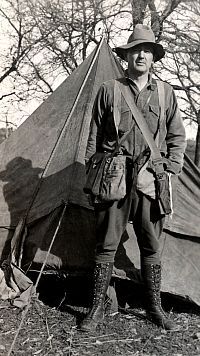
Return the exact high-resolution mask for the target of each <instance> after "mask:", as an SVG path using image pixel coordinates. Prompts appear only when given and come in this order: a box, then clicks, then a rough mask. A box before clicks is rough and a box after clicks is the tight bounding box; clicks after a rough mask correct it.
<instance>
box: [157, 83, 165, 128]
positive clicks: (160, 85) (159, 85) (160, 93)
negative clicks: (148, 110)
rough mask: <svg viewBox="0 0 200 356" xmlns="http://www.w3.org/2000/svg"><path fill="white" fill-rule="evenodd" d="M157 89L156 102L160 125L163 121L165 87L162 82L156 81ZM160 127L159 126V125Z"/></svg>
mask: <svg viewBox="0 0 200 356" xmlns="http://www.w3.org/2000/svg"><path fill="white" fill-rule="evenodd" d="M156 84H157V88H158V101H159V106H160V124H161V122H163V121H164V119H165V87H164V82H163V81H161V80H156ZM159 126H160V125H159Z"/></svg>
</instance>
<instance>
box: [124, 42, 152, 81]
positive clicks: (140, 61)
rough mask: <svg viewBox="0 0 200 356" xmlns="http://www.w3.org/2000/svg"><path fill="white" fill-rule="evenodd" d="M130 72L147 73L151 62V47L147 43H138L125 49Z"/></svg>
mask: <svg viewBox="0 0 200 356" xmlns="http://www.w3.org/2000/svg"><path fill="white" fill-rule="evenodd" d="M127 61H128V70H129V72H130V74H131V73H132V74H137V75H138V74H141V75H142V74H145V73H148V72H149V70H150V68H151V66H152V63H153V49H152V47H151V45H149V44H146V43H145V44H140V45H138V46H135V47H133V48H130V49H128V50H127Z"/></svg>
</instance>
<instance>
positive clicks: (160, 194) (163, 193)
mask: <svg viewBox="0 0 200 356" xmlns="http://www.w3.org/2000/svg"><path fill="white" fill-rule="evenodd" d="M153 163H154V167H155V177H156V180H155V187H156V198H157V199H158V202H159V205H160V212H161V214H163V215H168V214H171V212H172V200H171V189H170V177H169V174H168V173H167V172H165V171H164V167H163V162H162V160H158V161H157V162H155V161H154V162H153Z"/></svg>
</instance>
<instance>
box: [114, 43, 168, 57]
mask: <svg viewBox="0 0 200 356" xmlns="http://www.w3.org/2000/svg"><path fill="white" fill-rule="evenodd" d="M139 44H149V45H151V46H152V48H153V51H154V61H155V62H157V61H159V60H160V59H161V58H163V57H164V55H165V50H164V48H163V46H162V45H161V44H159V43H155V42H151V41H144V40H137V41H134V42H130V43H127V44H126V45H124V46H120V47H115V48H114V49H113V51H114V52H115V53H116V54H117V55H118V56H119V57H120V58H121V59H123V60H125V61H127V59H126V55H125V54H126V52H127V50H128V49H130V48H133V47H136V46H138V45H139Z"/></svg>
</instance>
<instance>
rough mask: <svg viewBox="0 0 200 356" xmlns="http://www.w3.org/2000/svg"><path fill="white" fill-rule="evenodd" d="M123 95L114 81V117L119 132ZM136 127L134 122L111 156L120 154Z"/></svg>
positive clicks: (119, 140)
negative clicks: (120, 149)
mask: <svg viewBox="0 0 200 356" xmlns="http://www.w3.org/2000/svg"><path fill="white" fill-rule="evenodd" d="M121 94H122V92H121V89H120V87H119V85H118V82H117V81H116V80H115V81H114V99H113V116H114V122H115V127H116V130H118V126H119V123H120V120H121V111H120V108H121ZM134 125H135V123H134V121H132V124H131V127H130V129H129V130H128V131H126V132H125V133H124V135H123V136H122V137H121V138H120V139H118V141H117V145H116V147H115V150H114V151H113V152H112V154H111V156H114V155H115V154H116V153H117V152H118V150H119V148H120V146H121V145H122V143H123V142H124V141H125V139H126V137H127V136H128V134H129V133H130V132H131V131H132V129H133V127H134Z"/></svg>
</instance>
